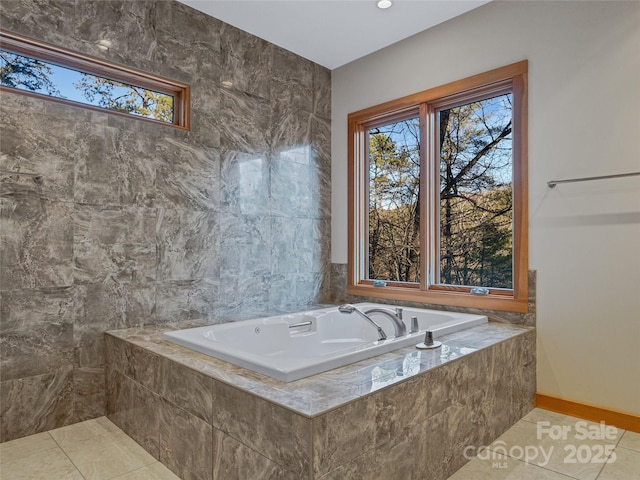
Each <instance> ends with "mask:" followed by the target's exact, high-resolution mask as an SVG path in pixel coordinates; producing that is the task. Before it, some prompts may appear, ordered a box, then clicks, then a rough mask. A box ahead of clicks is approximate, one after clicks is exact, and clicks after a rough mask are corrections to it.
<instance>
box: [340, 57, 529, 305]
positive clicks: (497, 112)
mask: <svg viewBox="0 0 640 480" xmlns="http://www.w3.org/2000/svg"><path fill="white" fill-rule="evenodd" d="M526 73H527V63H526V62H520V63H517V64H514V65H509V66H507V67H504V68H500V69H497V70H493V71H490V72H486V73H483V74H480V75H476V76H474V77H470V78H467V79H464V80H461V81H458V82H454V83H452V84H448V85H444V86H441V87H437V88H434V89H431V90H427V91H424V92H421V93H418V94H415V95H411V96H409V97H405V98H402V99H399V100H396V101H392V102H388V103H386V104H383V105H379V106H376V107H372V108H369V109H366V110H363V111H360V112H356V113H353V114H350V115H349V139H350V146H349V166H350V167H349V181H350V193H349V209H350V221H349V285H348V291H349V293H352V294H356V295H366V296H373V297H382V298H394V299H404V300H414V301H423V302H427V303H435V304H449V305H459V306H469V307H478V308H489V309H496V310H512V311H526V309H527V269H528V265H527V263H528V261H527V192H526V185H527V169H526V146H527V142H526V134H527V132H526V130H527V124H526V120H527V108H526V100H527V92H526Z"/></svg>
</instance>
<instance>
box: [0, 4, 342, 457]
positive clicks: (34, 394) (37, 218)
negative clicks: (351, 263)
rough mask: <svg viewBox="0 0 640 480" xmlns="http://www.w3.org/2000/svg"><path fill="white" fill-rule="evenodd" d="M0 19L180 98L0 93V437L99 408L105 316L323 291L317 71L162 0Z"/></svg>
mask: <svg viewBox="0 0 640 480" xmlns="http://www.w3.org/2000/svg"><path fill="white" fill-rule="evenodd" d="M0 25H1V26H2V28H3V29H5V30H8V31H12V32H15V33H19V34H22V35H25V36H28V37H32V38H36V39H39V40H43V41H46V42H48V43H52V44H54V45H59V46H63V47H66V48H70V49H73V50H76V51H80V52H83V53H86V54H89V55H93V56H96V57H99V58H105V59H107V60H110V61H114V62H117V63H120V64H123V65H127V66H132V67H135V68H139V69H142V70H146V71H149V72H151V73H154V74H158V75H162V76H166V77H168V78H172V79H175V80H178V81H182V82H185V83H188V84H190V86H191V97H192V98H191V112H192V113H191V130H190V131H183V130H179V129H175V128H172V127H169V126H166V125H158V124H154V123H150V122H145V121H141V120H137V119H133V118H123V117H119V116H115V115H110V114H107V113H102V112H93V111H88V110H85V109H82V108H79V107H71V106H66V105H61V104H57V103H54V102H49V101H46V100H42V99H37V98H30V97H26V96H23V95H19V94H14V93H7V92H2V98H1V107H0V128H1V131H2V138H1V141H0V169H1V170H2V171H3V172H22V173H23V174H5V173H3V174H2V176H1V178H0V181H1V184H0V188H1V191H0V197H1V198H0V202H1V203H0V207H1V213H0V222H1V223H0V245H1V247H2V251H1V254H0V255H1V257H0V258H1V261H2V268H1V273H0V305H1V306H0V312H1V315H2V317H1V323H0V380H1V383H0V386H1V388H0V400H1V403H0V405H1V406H0V416H1V422H0V440H2V441H4V440H9V439H13V438H17V437H21V436H25V435H29V434H32V433H36V432H39V431H43V430H48V429H51V428H55V427H60V426H62V425H65V424H68V423H72V422H76V421H80V420H85V419H87V418H93V417H97V416H100V415H103V414H104V411H105V389H104V385H105V373H104V364H105V359H104V344H103V332H104V331H107V330H112V329H115V328H125V327H133V326H141V325H146V324H163V323H168V322H174V321H180V320H190V319H198V318H207V319H210V320H211V321H212V322H213V321H216V320H217V319H218V318H220V317H222V316H224V315H231V314H234V313H237V312H242V313H243V314H246V313H247V312H256V313H258V312H261V311H264V310H270V311H273V310H278V309H287V308H290V307H292V306H295V305H305V304H308V303H314V302H317V301H318V299H319V297H320V296H321V295H324V294H323V293H322V292H323V289H326V288H328V285H329V282H328V270H329V264H330V260H329V239H330V156H329V155H330V117H331V112H330V105H331V98H330V88H331V74H330V72H329V71H328V70H326V69H324V68H322V67H320V66H318V65H316V64H313V63H312V62H310V61H307V60H305V59H303V58H300V57H298V56H296V55H294V54H292V53H290V52H288V51H285V50H283V49H281V48H279V47H277V46H275V45H272V44H269V43H267V42H265V41H263V40H261V39H259V38H256V37H254V36H252V35H249V34H247V33H245V32H243V31H240V30H238V29H236V28H234V27H232V26H230V25H227V24H224V23H223V22H220V21H218V20H216V19H214V18H211V17H208V16H206V15H204V14H201V13H199V12H197V11H195V10H193V9H191V8H189V7H187V6H185V5H183V4H181V3H178V2H176V1H173V0H157V1H156V0H136V1H135V2H133V1H127V0H110V1H102V0H95V1H94V0H75V1H74V0H3V1H2V2H1V3H0ZM102 39H106V40H110V41H111V42H112V47H111V48H110V49H109V50H108V51H103V50H101V49H99V48H98V46H97V43H98V41H99V40H102ZM223 82H224V83H223ZM224 85H227V86H224ZM228 85H231V86H228ZM24 173H33V174H37V175H40V176H41V177H40V179H36V178H34V177H31V176H27V175H24ZM167 408H168V407H167ZM34 412H35V413H34ZM222 444H223V445H224V448H226V449H235V448H236V446H235V445H233V444H232V443H229V442H226V443H225V442H222ZM182 460H184V459H181V461H182ZM176 461H177V460H176ZM185 461H186V460H185ZM220 468H222V467H220Z"/></svg>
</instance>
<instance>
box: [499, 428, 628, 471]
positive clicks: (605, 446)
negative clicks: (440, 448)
mask: <svg viewBox="0 0 640 480" xmlns="http://www.w3.org/2000/svg"><path fill="white" fill-rule="evenodd" d="M538 418H539V419H540V418H543V417H538ZM547 418H548V419H547V420H545V421H548V422H549V425H546V426H544V427H545V428H555V429H556V430H555V431H556V432H557V431H560V430H559V429H561V428H562V427H563V426H564V427H567V429H566V435H565V437H564V438H557V437H555V436H554V432H549V431H548V430H544V429H543V428H542V426H541V425H540V423H537V422H536V423H532V422H530V421H520V422H518V423H516V424H515V425H514V426H513V427H512V428H510V429H509V430H507V432H505V433H504V434H503V435H502V436H501V437H500V438H498V439H497V440H496V441H495V442H493V443H492V444H491V445H490V446H489V448H490V449H491V450H492V451H495V452H498V453H503V454H505V455H509V456H510V457H513V458H515V459H517V460H521V461H524V462H526V463H529V464H531V465H535V466H539V467H543V468H544V469H546V470H551V471H554V472H557V473H561V474H564V475H568V476H570V477H573V478H578V479H580V480H595V479H596V478H597V476H598V474H599V473H600V471H601V470H602V468H603V466H604V462H605V461H606V459H607V457H608V454H609V452H610V451H611V450H612V449H613V448H614V447H615V445H616V444H617V443H618V441H619V440H620V438H621V437H622V433H623V432H624V431H623V430H619V429H615V431H612V432H611V433H612V439H610V440H609V439H604V438H603V439H600V438H586V439H583V438H581V437H580V436H579V435H580V434H581V433H582V432H583V431H585V430H586V431H589V432H592V431H593V430H591V429H596V430H598V429H599V428H600V425H599V424H596V423H593V422H586V421H584V420H580V419H576V418H574V417H565V418H564V420H563V421H562V422H559V423H556V422H555V420H558V419H557V418H553V421H552V418H550V417H547ZM578 422H580V423H578Z"/></svg>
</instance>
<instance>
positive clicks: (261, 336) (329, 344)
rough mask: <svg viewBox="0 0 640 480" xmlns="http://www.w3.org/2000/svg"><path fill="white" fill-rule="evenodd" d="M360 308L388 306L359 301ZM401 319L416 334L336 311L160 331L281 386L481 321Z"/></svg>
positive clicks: (440, 316)
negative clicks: (413, 325)
mask: <svg viewBox="0 0 640 480" xmlns="http://www.w3.org/2000/svg"><path fill="white" fill-rule="evenodd" d="M356 307H358V308H360V309H361V310H368V309H370V308H386V309H390V310H392V311H393V308H394V307H392V306H389V305H381V304H375V303H359V304H356ZM403 310H404V311H403V320H404V323H405V324H406V326H407V332H409V330H410V319H411V317H414V316H415V317H417V318H418V328H419V331H418V332H417V333H407V335H406V336H402V337H397V338H396V337H393V336H392V335H393V332H394V328H393V322H392V321H391V320H390V319H388V318H386V317H385V316H384V315H380V314H376V313H374V314H371V318H373V319H374V320H375V321H376V322H377V323H378V324H379V325H380V326H381V327H382V328H383V330H384V331H385V332H386V333H387V336H388V338H387V339H386V340H378V332H377V331H376V329H375V328H374V327H373V326H372V325H371V324H369V323H368V322H367V321H366V320H365V319H364V318H362V317H361V316H359V315H357V314H355V313H352V314H344V313H340V312H339V311H338V307H337V306H335V307H330V308H323V309H318V310H310V311H307V312H301V313H293V314H289V315H280V316H274V317H267V318H257V319H254V320H246V321H241V322H232V323H224V324H220V325H211V326H206V327H197V328H189V329H186V330H176V331H173V332H166V333H165V334H164V339H165V340H167V341H170V342H173V343H177V344H179V345H182V346H184V347H187V348H190V349H192V350H195V351H198V352H200V353H204V354H206V355H210V356H212V357H215V358H218V359H220V360H224V361H226V362H229V363H233V364H234V365H237V366H240V367H243V368H246V369H249V370H253V371H255V372H258V373H261V374H264V375H267V376H269V377H272V378H275V379H276V380H280V381H282V382H292V381H294V380H298V379H300V378H304V377H308V376H311V375H315V374H317V373H322V372H326V371H327V370H332V369H334V368H338V367H342V366H344V365H348V364H351V363H354V362H358V361H360V360H364V359H367V358H370V357H374V356H376V355H381V354H383V353H387V352H390V351H392V350H397V349H399V348H403V347H408V346H411V345H416V344H418V343H420V342H422V340H423V339H424V334H425V331H427V330H431V331H432V332H433V336H434V337H435V338H437V337H440V336H443V335H447V334H450V333H453V332H457V331H460V330H464V329H466V328H471V327H474V326H476V325H480V324H483V323H487V317H486V316H484V315H472V314H465V313H453V312H443V311H438V310H426V309H418V308H404V309H403Z"/></svg>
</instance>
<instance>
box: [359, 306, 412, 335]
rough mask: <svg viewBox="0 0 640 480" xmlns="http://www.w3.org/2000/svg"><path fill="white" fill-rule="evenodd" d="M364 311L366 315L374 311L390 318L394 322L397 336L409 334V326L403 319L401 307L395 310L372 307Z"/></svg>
mask: <svg viewBox="0 0 640 480" xmlns="http://www.w3.org/2000/svg"><path fill="white" fill-rule="evenodd" d="M364 313H365V314H366V315H371V314H372V313H380V314H382V315H384V316H386V317H388V318H390V319H391V321H392V322H393V328H394V329H395V332H396V337H404V336H405V335H406V334H407V326H406V325H405V324H404V322H403V321H402V309H401V308H396V311H395V312H393V311H391V310H387V309H386V308H370V309H369V310H365V311H364Z"/></svg>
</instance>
